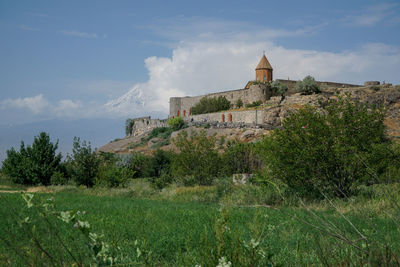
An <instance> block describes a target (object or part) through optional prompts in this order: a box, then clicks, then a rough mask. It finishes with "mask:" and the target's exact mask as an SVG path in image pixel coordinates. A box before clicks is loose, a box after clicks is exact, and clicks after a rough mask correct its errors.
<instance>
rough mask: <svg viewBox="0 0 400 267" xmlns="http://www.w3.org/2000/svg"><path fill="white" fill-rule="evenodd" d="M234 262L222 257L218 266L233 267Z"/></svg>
mask: <svg viewBox="0 0 400 267" xmlns="http://www.w3.org/2000/svg"><path fill="white" fill-rule="evenodd" d="M231 266H232V263H231V262H230V261H227V259H226V257H221V258H220V259H219V260H218V265H217V266H216V267H231Z"/></svg>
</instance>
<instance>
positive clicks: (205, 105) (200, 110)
mask: <svg viewBox="0 0 400 267" xmlns="http://www.w3.org/2000/svg"><path fill="white" fill-rule="evenodd" d="M230 108H231V102H229V100H228V99H226V97H224V96H219V97H212V98H209V97H203V98H202V99H200V101H199V102H198V103H197V104H196V105H194V106H193V107H192V109H191V110H192V114H193V115H197V114H205V113H212V112H218V111H222V110H228V109H230Z"/></svg>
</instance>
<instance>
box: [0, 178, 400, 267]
mask: <svg viewBox="0 0 400 267" xmlns="http://www.w3.org/2000/svg"><path fill="white" fill-rule="evenodd" d="M67 189H68V188H67ZM398 189H399V188H398V185H390V188H389V186H387V187H384V188H382V187H381V188H377V189H374V190H373V191H368V192H370V193H365V194H364V195H363V196H362V197H359V198H356V199H348V200H345V201H335V202H332V203H329V201H326V202H320V203H307V204H304V205H302V204H299V205H297V206H287V205H280V206H274V207H268V206H252V205H245V206H238V205H236V204H232V202H231V203H230V204H229V203H228V202H225V204H224V203H223V202H222V201H220V202H219V203H218V202H216V201H212V202H209V203H205V202H193V201H192V202H190V201H187V199H189V197H188V196H187V195H188V194H189V195H192V196H194V199H196V197H195V196H196V194H197V195H198V194H200V195H204V194H205V193H204V191H206V192H208V193H207V194H205V195H210V194H211V195H212V194H213V192H214V191H215V189H213V188H201V187H197V188H192V189H191V190H189V189H186V191H185V190H183V191H184V192H180V193H179V190H181V191H182V189H179V188H178V193H176V192H175V194H174V197H171V196H170V197H169V199H168V198H167V197H166V196H162V195H152V198H153V199H138V198H133V197H130V196H129V195H132V193H130V194H129V193H127V192H126V190H122V189H121V191H122V192H121V193H120V195H118V194H117V193H116V192H117V191H114V192H113V193H112V194H113V196H110V195H107V194H106V193H105V191H101V190H100V191H86V190H81V189H71V188H69V189H68V190H69V191H74V192H68V190H64V191H63V190H60V192H56V193H40V194H39V193H37V194H35V195H34V197H33V200H34V203H45V202H46V200H48V199H49V198H53V199H54V201H53V203H54V210H55V211H70V210H75V211H77V210H79V211H81V212H83V211H84V213H86V214H85V215H84V218H85V220H87V221H88V222H89V223H90V231H93V232H95V233H98V234H104V240H106V241H107V242H108V244H109V245H110V254H112V255H115V256H116V257H117V258H118V260H119V264H120V265H118V266H142V265H148V266H195V265H201V266H217V265H218V264H220V266H222V264H223V263H226V264H228V265H226V266H230V265H229V263H228V262H231V263H232V266H267V265H271V266H275V265H284V266H294V265H296V266H297V265H346V266H347V265H354V266H358V265H371V266H373V265H385V263H387V265H391V266H397V265H398V263H399V255H400V233H399V217H398V215H399V213H398V211H399V210H400V209H398V208H396V205H397V203H396V201H397V200H398V197H399V193H398V191H399V190H398ZM213 190H214V191H213ZM241 190H243V189H241ZM385 190H390V193H388V194H390V195H387V197H386V198H385V197H383V195H382V194H383V193H382V194H381V195H380V193H379V192H386V191H385ZM99 192H100V193H99ZM188 192H189V193H188ZM199 192H200V193H199ZM371 192H372V193H371ZM396 192H397V195H396ZM179 194H181V195H186V197H183V198H180V197H177V195H179ZM133 195H134V196H135V194H133ZM137 195H138V193H136V196H137ZM150 195H151V194H150ZM169 195H172V194H171V193H169ZM384 195H386V193H384ZM393 197H395V200H396V201H395V203H393V202H392V201H393ZM157 198H158V199H157ZM197 199H198V200H200V201H201V199H199V197H197ZM230 199H232V197H230ZM178 200H179V201H178ZM34 208H35V207H31V208H27V207H26V203H25V202H24V200H23V199H22V198H21V195H20V194H18V193H1V194H0V225H1V228H0V236H1V237H2V239H0V241H3V242H1V243H0V260H1V262H2V263H1V265H3V264H9V265H11V266H22V265H27V261H24V258H23V257H22V256H21V255H18V251H27V252H28V254H29V253H31V254H32V253H34V251H35V250H33V249H32V248H31V247H32V246H35V244H34V242H33V243H32V240H33V239H34V238H37V239H38V241H39V242H40V243H41V244H43V247H44V250H45V251H47V252H49V253H50V254H52V255H61V254H62V257H64V258H68V257H70V256H69V255H67V253H65V252H63V249H62V247H61V244H60V240H59V239H58V238H60V239H61V240H63V242H65V245H66V246H68V247H69V248H70V250H71V252H72V253H75V254H76V255H79V257H80V258H81V260H80V261H79V262H81V263H82V264H83V265H88V264H89V261H87V259H86V258H90V253H89V252H86V250H87V246H88V245H87V242H86V241H85V239H84V238H82V237H81V236H80V235H79V234H78V233H77V231H76V229H75V228H74V227H71V226H70V225H68V224H65V223H58V222H56V221H52V220H51V218H50V219H49V220H50V222H51V225H53V226H57V229H56V230H54V229H53V230H54V231H52V229H51V226H50V228H49V226H48V225H46V224H45V223H43V221H42V219H40V218H39V217H40V216H38V215H37V214H35V212H34V211H35V210H34ZM27 217H29V223H26V225H27V227H26V229H25V228H23V227H24V226H23V224H24V223H23V220H24V219H26V218H27ZM21 225H22V228H23V229H25V230H24V231H21ZM33 227H34V228H35V229H34V230H32V228H33ZM32 233H33V234H32ZM57 235H58V236H57ZM7 242H8V245H6V243H7ZM46 248H47V249H46ZM60 251H61V252H60ZM35 257H36V260H37V261H36V262H41V261H40V260H41V259H40V258H43V259H44V258H46V255H45V254H44V252H43V251H42V252H41V253H37V255H35ZM59 257H60V258H61V256H59ZM42 262H43V261H42ZM59 262H62V261H61V260H60V261H59ZM65 262H68V263H70V262H73V260H72V259H69V260H65ZM49 265H51V264H49ZM56 265H57V266H58V265H62V264H61V263H58V261H56ZM69 265H71V264H69Z"/></svg>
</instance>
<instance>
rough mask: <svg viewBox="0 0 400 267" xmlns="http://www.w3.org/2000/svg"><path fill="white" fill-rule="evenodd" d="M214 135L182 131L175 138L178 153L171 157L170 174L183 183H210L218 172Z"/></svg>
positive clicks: (217, 156)
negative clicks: (189, 133) (208, 135)
mask: <svg viewBox="0 0 400 267" xmlns="http://www.w3.org/2000/svg"><path fill="white" fill-rule="evenodd" d="M215 142H216V139H215V136H211V137H207V135H206V132H205V131H204V130H203V131H201V132H200V134H198V133H196V132H192V133H191V136H190V137H188V133H187V132H186V131H182V132H181V133H179V134H178V136H177V137H176V139H175V144H176V146H177V148H178V149H179V151H180V153H178V154H176V156H175V157H173V162H172V174H173V175H174V176H175V177H177V178H178V179H179V180H180V181H181V182H182V183H183V184H185V185H193V184H198V185H210V184H211V183H212V181H213V179H214V178H215V177H217V176H218V175H219V174H220V166H219V165H220V158H219V155H218V151H217V149H216V147H215Z"/></svg>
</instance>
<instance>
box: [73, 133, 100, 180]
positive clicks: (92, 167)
mask: <svg viewBox="0 0 400 267" xmlns="http://www.w3.org/2000/svg"><path fill="white" fill-rule="evenodd" d="M67 166H68V173H69V175H70V176H71V178H72V179H73V180H74V181H75V183H76V184H77V185H85V186H87V187H91V186H93V185H94V183H95V179H96V176H97V174H98V170H99V166H100V158H99V157H98V156H97V154H96V152H95V151H93V150H92V147H91V145H90V142H89V143H86V141H82V142H81V140H80V138H79V137H74V142H73V148H72V156H70V155H69V156H68V165H67Z"/></svg>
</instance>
